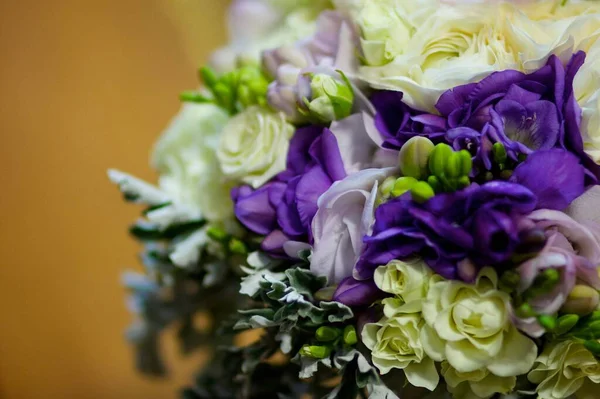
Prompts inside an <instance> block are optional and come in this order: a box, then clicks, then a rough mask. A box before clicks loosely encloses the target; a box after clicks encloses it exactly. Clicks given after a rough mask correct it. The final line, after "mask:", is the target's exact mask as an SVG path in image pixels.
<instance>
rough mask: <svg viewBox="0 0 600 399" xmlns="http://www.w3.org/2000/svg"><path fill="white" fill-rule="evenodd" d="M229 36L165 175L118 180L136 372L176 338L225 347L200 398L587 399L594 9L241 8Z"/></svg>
mask: <svg viewBox="0 0 600 399" xmlns="http://www.w3.org/2000/svg"><path fill="white" fill-rule="evenodd" d="M229 25H230V32H231V43H230V44H229V45H228V46H227V47H225V48H222V49H220V50H218V51H217V52H216V53H215V54H214V56H213V58H212V61H211V62H210V64H209V65H207V66H205V67H202V68H201V69H200V71H199V72H200V77H201V83H202V84H201V86H200V88H199V89H197V90H192V91H189V92H185V93H182V94H181V100H182V102H183V105H182V108H181V111H180V112H179V114H178V115H177V116H176V117H175V119H173V121H172V122H171V124H170V125H169V127H168V128H167V129H166V131H165V132H164V134H163V135H162V137H161V138H160V139H159V141H158V143H157V144H156V147H155V149H154V153H153V156H152V164H153V166H154V167H155V168H156V170H157V171H158V172H159V175H160V177H159V180H158V184H157V185H152V184H148V183H145V182H143V181H141V180H138V179H136V178H135V177H133V176H130V175H127V174H125V173H122V172H119V171H116V170H111V171H110V172H109V176H110V179H111V180H112V181H113V182H114V183H116V184H117V185H118V186H119V188H120V190H121V191H122V192H123V194H124V196H125V199H126V200H128V201H131V202H134V203H140V204H144V205H145V208H144V210H143V215H142V218H141V219H140V220H139V221H138V222H136V223H135V224H134V225H133V226H132V227H131V229H130V231H131V233H132V235H133V236H134V237H136V238H137V239H139V240H140V241H141V243H142V244H143V252H142V255H141V259H142V261H143V264H144V265H145V272H144V273H136V272H129V273H127V274H126V275H125V277H124V282H125V285H126V286H127V287H128V289H129V290H130V292H131V296H130V302H129V303H130V307H131V309H132V310H133V311H134V312H135V313H136V314H137V317H136V322H135V323H134V325H133V326H132V327H131V328H130V329H129V330H128V332H127V336H128V338H129V339H130V340H131V342H132V343H133V344H134V345H135V347H136V349H137V363H138V366H139V367H140V369H141V370H142V371H144V372H146V373H151V374H163V373H164V372H165V371H166V367H165V365H164V364H163V362H162V360H161V357H160V356H159V352H160V349H159V337H160V333H161V332H162V331H163V330H164V329H165V328H167V327H171V326H175V328H177V329H178V335H177V336H178V339H179V341H180V344H181V348H182V351H183V352H184V353H188V352H191V351H193V350H195V349H197V348H200V347H207V346H209V347H210V348H213V349H214V351H213V358H212V360H211V361H210V362H209V363H208V364H207V365H206V366H205V367H204V368H203V369H202V370H200V372H199V374H198V377H197V378H196V381H195V382H194V383H193V384H191V386H190V387H189V388H186V389H184V390H183V391H182V395H183V397H184V398H189V399H200V398H300V397H306V395H309V396H310V397H326V398H352V399H353V398H358V397H360V398H366V397H370V398H388V399H393V398H408V399H410V398H455V399H490V398H500V397H511V398H517V397H534V398H536V397H537V398H542V399H565V398H579V399H581V398H598V397H600V396H599V394H598V393H597V392H598V388H600V386H598V385H595V384H598V383H600V363H599V358H600V307H599V302H600V296H599V291H598V290H600V276H599V267H600V224H599V223H600V188H599V187H598V184H599V182H600V2H595V1H591V0H579V1H578V0H554V1H553V0H539V1H536V0H522V1H516V0H513V1H506V0H505V1H492V0H489V1H465V0H462V1H460V0H454V1H451V0H445V1H442V0H289V1H286V0H237V1H234V2H233V4H232V6H231V9H230V13H229ZM199 315H205V316H207V317H208V318H209V319H210V323H208V324H209V326H206V323H205V325H204V326H201V325H199V324H198V323H197V320H198V317H199ZM249 330H254V331H255V334H254V337H253V338H252V339H250V340H248V339H247V340H246V342H243V343H240V340H239V336H240V333H243V332H246V331H249ZM505 395H508V396H505Z"/></svg>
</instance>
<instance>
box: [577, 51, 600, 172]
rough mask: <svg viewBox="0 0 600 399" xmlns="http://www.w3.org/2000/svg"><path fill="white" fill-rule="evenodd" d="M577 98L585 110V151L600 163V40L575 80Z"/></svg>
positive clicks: (582, 131)
mask: <svg viewBox="0 0 600 399" xmlns="http://www.w3.org/2000/svg"><path fill="white" fill-rule="evenodd" d="M573 90H574V92H575V99H576V100H577V103H578V104H579V105H580V106H581V109H582V110H583V118H582V121H581V133H582V135H583V142H584V148H585V152H586V153H587V154H588V155H589V156H590V157H591V158H592V159H593V160H594V161H595V162H596V163H600V41H596V42H595V44H594V45H592V46H591V47H590V48H589V49H588V51H587V55H586V59H585V63H584V64H583V66H582V67H581V69H580V70H579V72H578V73H577V75H575V79H574V80H573Z"/></svg>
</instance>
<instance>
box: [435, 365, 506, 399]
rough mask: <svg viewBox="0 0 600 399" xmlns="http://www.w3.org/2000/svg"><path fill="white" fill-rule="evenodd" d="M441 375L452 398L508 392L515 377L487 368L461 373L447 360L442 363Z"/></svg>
mask: <svg viewBox="0 0 600 399" xmlns="http://www.w3.org/2000/svg"><path fill="white" fill-rule="evenodd" d="M442 376H443V377H444V381H446V386H447V387H448V391H449V392H450V393H451V394H452V397H453V398H454V399H489V398H491V397H492V396H494V395H495V394H497V393H501V394H508V393H510V392H511V391H512V390H513V389H514V387H515V385H516V383H517V378H516V377H498V376H497V375H494V374H492V373H490V372H489V370H487V369H477V370H474V371H470V372H466V373H461V372H459V371H457V370H456V369H455V368H454V367H452V366H451V365H450V363H448V362H443V363H442Z"/></svg>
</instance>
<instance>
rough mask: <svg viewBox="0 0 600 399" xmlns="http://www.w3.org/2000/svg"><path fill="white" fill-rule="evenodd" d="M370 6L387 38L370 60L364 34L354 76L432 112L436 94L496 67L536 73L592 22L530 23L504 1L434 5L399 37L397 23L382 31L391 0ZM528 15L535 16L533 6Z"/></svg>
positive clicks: (564, 54)
mask: <svg viewBox="0 0 600 399" xmlns="http://www.w3.org/2000/svg"><path fill="white" fill-rule="evenodd" d="M371 3H377V4H380V5H381V6H382V7H383V10H384V11H387V14H386V13H385V12H384V11H382V12H381V13H379V14H378V15H379V17H378V18H379V19H380V20H381V24H380V26H382V29H383V31H382V32H377V37H379V38H380V41H381V38H393V40H392V39H388V40H386V43H387V44H386V46H385V48H386V53H385V54H384V55H385V56H384V57H379V58H378V59H377V60H376V61H370V59H371V60H372V59H375V58H377V57H369V56H367V55H368V54H371V53H373V49H372V47H373V46H372V45H371V42H372V41H371V40H368V37H366V33H365V31H364V30H363V52H364V53H365V60H366V65H365V66H363V67H362V68H361V70H360V76H361V77H362V79H363V80H365V81H367V82H368V83H370V84H371V85H372V86H373V87H376V88H380V89H388V90H397V91H402V92H404V100H405V101H406V102H407V103H408V104H409V105H412V106H414V107H416V108H419V109H422V110H426V111H431V112H435V108H434V105H435V103H436V102H437V100H438V99H439V97H440V95H441V94H442V93H443V92H444V91H446V90H448V89H450V88H452V87H455V86H459V85H463V84H466V83H471V82H476V81H479V80H481V79H482V78H484V77H485V76H488V75H489V74H490V73H492V72H494V71H498V70H504V69H517V70H521V71H524V72H529V71H532V70H536V69H538V68H540V67H541V66H543V65H544V63H545V62H546V61H547V59H548V57H549V56H550V55H551V54H557V55H559V56H560V57H561V58H562V59H567V58H568V56H569V55H570V54H571V51H572V50H573V49H576V48H578V47H579V46H580V44H581V43H583V42H584V41H585V40H586V39H587V38H589V37H592V36H593V33H592V32H593V30H594V29H593V26H594V23H595V22H594V18H595V17H594V16H589V15H581V16H577V17H573V18H565V19H560V20H554V19H550V20H536V19H537V18H535V15H533V17H532V16H529V15H528V14H527V13H525V12H523V11H521V9H520V6H516V5H514V4H510V3H505V2H503V3H496V4H493V3H492V4H490V3H485V4H484V3H478V4H469V5H465V4H459V5H447V4H438V5H437V7H436V8H435V11H434V12H427V13H426V14H425V15H427V18H426V19H424V20H423V21H421V23H419V24H418V25H414V28H413V29H411V30H408V31H406V32H405V33H406V34H400V33H399V31H398V30H399V29H400V27H402V26H403V25H401V24H399V23H395V24H393V26H394V28H390V27H388V25H389V21H388V19H389V17H388V15H394V10H397V9H398V7H397V6H391V5H388V4H386V3H391V0H371ZM365 7H369V6H368V5H367V6H365ZM424 8H427V7H424ZM531 10H532V11H531V13H532V14H535V12H534V11H533V10H535V8H533V7H532V8H531ZM396 14H397V12H396ZM414 15H416V16H417V17H418V18H417V17H415V16H414ZM421 15H423V14H421V13H419V12H418V11H417V12H416V13H415V14H410V13H408V14H406V15H404V16H403V17H404V18H405V19H406V18H413V19H416V20H418V19H419V18H421ZM543 15H545V14H543ZM543 15H540V16H538V17H542V16H543ZM372 25H373V26H377V24H376V23H373V24H372ZM596 26H597V25H596ZM367 33H368V31H367ZM389 43H394V46H391V45H390V44H389ZM382 62H383V63H382Z"/></svg>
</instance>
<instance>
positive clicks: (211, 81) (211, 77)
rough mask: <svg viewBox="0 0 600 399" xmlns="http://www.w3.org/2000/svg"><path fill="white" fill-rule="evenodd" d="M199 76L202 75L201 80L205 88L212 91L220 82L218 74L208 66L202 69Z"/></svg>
mask: <svg viewBox="0 0 600 399" xmlns="http://www.w3.org/2000/svg"><path fill="white" fill-rule="evenodd" d="M199 74H200V79H201V80H202V82H203V83H204V86H205V87H207V88H209V89H212V87H213V86H214V85H215V84H216V83H217V81H218V80H219V78H218V76H217V73H216V72H215V71H214V69H212V68H210V67H207V66H204V67H202V68H200V70H199Z"/></svg>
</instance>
